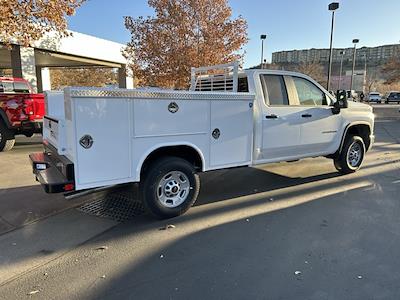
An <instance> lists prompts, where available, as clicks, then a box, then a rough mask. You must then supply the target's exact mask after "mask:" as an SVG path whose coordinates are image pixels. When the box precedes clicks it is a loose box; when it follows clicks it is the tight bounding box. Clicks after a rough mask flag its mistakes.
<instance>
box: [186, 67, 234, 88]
mask: <svg viewBox="0 0 400 300" xmlns="http://www.w3.org/2000/svg"><path fill="white" fill-rule="evenodd" d="M238 72H239V62H237V61H235V62H233V63H229V64H223V65H215V66H209V67H200V68H192V78H191V84H190V90H191V91H219V92H221V91H223V92H237V91H238Z"/></svg>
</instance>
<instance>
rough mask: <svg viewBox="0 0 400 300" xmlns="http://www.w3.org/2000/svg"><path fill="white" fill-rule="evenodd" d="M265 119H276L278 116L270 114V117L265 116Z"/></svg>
mask: <svg viewBox="0 0 400 300" xmlns="http://www.w3.org/2000/svg"><path fill="white" fill-rule="evenodd" d="M265 118H266V119H278V116H277V115H274V114H272V115H266V116H265Z"/></svg>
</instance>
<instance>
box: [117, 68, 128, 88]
mask: <svg viewBox="0 0 400 300" xmlns="http://www.w3.org/2000/svg"><path fill="white" fill-rule="evenodd" d="M118 87H119V88H123V89H125V88H126V65H122V66H121V67H120V68H119V69H118Z"/></svg>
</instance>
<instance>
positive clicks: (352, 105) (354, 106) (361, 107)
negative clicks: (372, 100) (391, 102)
mask: <svg viewBox="0 0 400 300" xmlns="http://www.w3.org/2000/svg"><path fill="white" fill-rule="evenodd" d="M348 105H349V107H348V108H349V109H351V110H357V111H367V112H372V106H370V105H368V104H364V103H360V102H354V101H348Z"/></svg>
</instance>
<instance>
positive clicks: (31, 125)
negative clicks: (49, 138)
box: [19, 120, 43, 133]
mask: <svg viewBox="0 0 400 300" xmlns="http://www.w3.org/2000/svg"><path fill="white" fill-rule="evenodd" d="M19 130H20V131H21V132H32V133H42V130H43V121H42V120H40V121H24V122H22V123H21V127H20V129H19Z"/></svg>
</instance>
